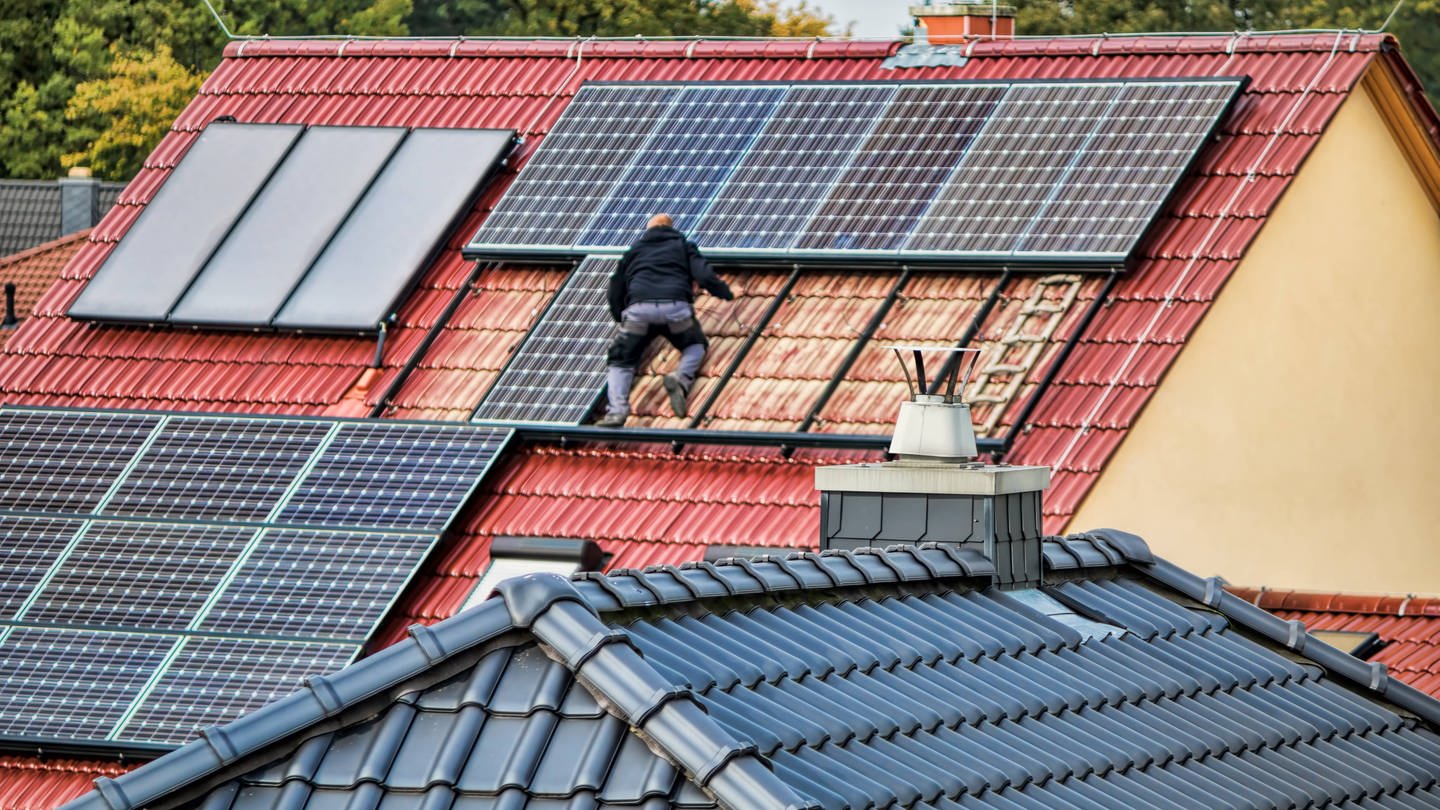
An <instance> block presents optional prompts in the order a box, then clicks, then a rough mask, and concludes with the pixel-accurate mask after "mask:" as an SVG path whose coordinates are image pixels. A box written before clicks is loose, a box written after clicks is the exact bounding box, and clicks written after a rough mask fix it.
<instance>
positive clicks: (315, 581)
mask: <svg viewBox="0 0 1440 810" xmlns="http://www.w3.org/2000/svg"><path fill="white" fill-rule="evenodd" d="M434 543H435V535H433V534H429V535H408V534H375V533H361V532H343V531H335V532H320V531H300V530H282V529H272V530H270V531H268V532H266V535H265V537H264V538H263V541H262V543H261V544H260V547H259V548H258V549H257V550H256V551H255V553H254V554H252V555H250V557H249V558H248V559H246V560H245V564H244V565H243V566H241V567H240V569H239V571H238V572H236V575H235V578H234V580H233V581H232V582H231V583H230V584H229V585H228V586H227V587H226V588H225V592H224V593H223V594H221V596H220V599H219V600H218V601H217V602H216V603H215V606H214V607H213V608H212V609H211V610H210V611H209V613H208V614H207V616H206V619H205V621H204V623H203V624H202V625H201V627H200V629H201V630H207V631H215V632H221V633H237V634H241V635H252V636H253V635H261V636H303V637H309V638H333V639H349V640H353V641H356V642H362V641H364V640H365V639H366V638H367V637H368V636H369V635H370V632H371V630H373V629H374V626H375V623H376V622H378V621H379V620H380V618H381V617H382V616H384V615H385V611H386V609H387V608H388V607H389V606H390V604H391V602H393V601H394V600H395V597H396V596H398V595H399V594H400V591H401V589H402V588H403V587H404V585H405V583H406V581H408V580H409V579H410V575H411V574H412V573H413V572H414V571H415V569H416V567H418V566H419V564H420V561H421V560H423V559H424V558H425V555H426V553H427V552H429V550H430V547H431V546H432V545H434Z"/></svg>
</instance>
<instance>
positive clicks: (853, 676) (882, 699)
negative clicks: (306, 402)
mask: <svg viewBox="0 0 1440 810" xmlns="http://www.w3.org/2000/svg"><path fill="white" fill-rule="evenodd" d="M1045 558H1046V561H1047V568H1048V574H1047V580H1048V581H1049V586H1048V587H1047V588H1045V589H1042V590H1040V591H1018V592H1013V593H1011V592H1005V591H1001V590H997V589H995V588H993V587H992V586H991V585H990V577H991V575H992V574H993V572H994V567H993V565H992V564H991V563H990V561H989V560H988V559H986V558H985V557H984V556H983V555H980V554H978V553H976V552H974V551H970V550H955V549H953V548H948V549H947V548H944V547H939V546H934V545H929V546H919V547H909V548H902V547H895V548H893V549H891V550H889V551H884V552H882V551H879V550H864V551H861V552H857V553H826V554H823V555H815V554H804V555H791V556H789V557H787V558H765V559H760V560H750V561H740V560H735V561H725V562H722V563H720V564H717V565H710V564H704V563H701V564H690V565H686V566H682V567H680V568H674V567H657V568H653V569H648V570H646V571H644V572H639V571H625V572H616V573H613V574H611V575H609V576H603V575H584V576H582V577H577V578H576V579H575V580H574V581H569V582H567V581H565V580H563V579H561V578H559V577H556V576H554V575H534V576H531V577H525V578H520V579H516V580H511V581H509V582H507V583H505V584H503V585H502V586H501V589H500V593H501V596H500V598H499V599H492V600H490V601H489V602H487V603H485V604H484V605H482V606H480V607H478V608H476V609H474V610H471V611H467V612H466V613H464V614H462V615H460V616H458V617H456V618H454V619H451V620H449V621H446V622H442V623H441V624H439V625H436V626H435V627H432V628H422V627H416V628H413V629H412V630H411V638H410V639H409V640H408V641H407V642H405V643H401V644H398V645H396V646H395V647H392V648H390V649H388V650H386V651H384V652H381V653H379V654H377V655H376V656H374V657H372V658H371V659H368V660H367V661H364V662H362V663H360V664H358V665H355V666H352V667H350V668H349V669H347V670H344V671H342V672H340V673H337V674H336V675H334V676H328V677H325V678H315V679H312V680H311V681H310V683H309V688H308V689H307V690H306V691H303V692H299V693H296V694H295V695H292V696H291V697H290V698H286V699H284V700H282V701H280V702H279V703H277V704H274V705H272V706H271V707H268V708H266V709H263V710H261V711H259V712H257V713H256V714H255V715H253V716H251V717H248V718H245V719H242V720H240V721H237V722H236V723H233V724H231V725H230V726H227V727H225V728H222V729H211V730H209V731H207V732H206V733H204V734H203V735H202V736H203V738H202V740H200V741H197V742H194V743H191V744H189V745H187V746H185V747H184V748H182V749H180V750H179V751H176V752H175V753H173V754H171V755H169V756H167V757H165V758H162V759H161V760H157V761H156V762H155V763H152V764H151V765H148V766H145V767H144V768H142V769H140V770H139V771H136V772H134V773H132V774H129V775H126V776H122V777H120V778H118V779H116V780H101V781H100V783H99V790H98V791H97V792H96V793H94V794H91V795H90V796H88V797H86V798H85V799H83V800H81V801H80V802H77V803H76V804H75V805H73V806H74V807H77V808H78V807H97V808H106V807H108V808H112V809H113V810H118V809H119V808H129V807H136V806H141V805H151V804H153V805H155V806H165V803H166V802H172V801H175V800H181V801H184V800H186V797H189V798H190V799H199V798H200V797H201V796H202V795H204V796H207V797H208V798H206V800H205V802H204V803H203V806H205V807H209V808H220V807H240V806H248V802H249V801H259V802H261V803H265V802H266V800H267V799H266V797H269V798H270V799H274V798H276V797H277V796H278V795H279V794H280V793H281V792H282V791H283V792H284V793H285V795H286V797H287V800H290V799H295V800H298V799H300V798H302V797H304V798H308V799H309V800H310V801H311V802H320V805H319V806H329V803H331V802H333V803H336V804H343V803H344V802H347V801H350V800H351V799H352V798H353V797H354V795H355V794H357V793H367V794H369V798H370V799H372V800H375V801H378V800H380V799H381V798H384V797H386V796H388V795H392V794H394V795H395V800H396V801H424V802H426V803H427V806H428V803H430V802H434V803H436V804H438V806H446V807H448V806H459V805H461V804H468V803H472V802H473V803H476V804H477V806H486V807H489V806H494V807H508V806H511V804H512V803H514V804H515V806H520V805H523V804H524V803H525V802H527V801H536V800H554V801H556V802H561V803H563V802H567V801H568V802H571V804H568V805H564V806H572V807H573V806H596V805H597V804H599V805H604V806H609V805H610V804H612V803H616V804H623V803H625V802H632V803H633V802H638V801H643V800H646V799H652V800H656V801H660V802H663V803H664V804H665V805H667V806H697V807H707V806H715V805H718V806H721V807H727V808H761V807H766V808H777V807H795V808H799V807H807V808H808V807H816V808H818V807H833V808H840V807H868V806H899V807H917V808H949V807H954V806H957V805H955V804H954V802H959V801H965V802H969V801H978V802H979V803H981V804H986V805H994V806H1005V807H1011V806H1022V807H1044V806H1055V805H1056V804H1060V803H1072V804H1079V805H1081V806H1089V805H1090V804H1092V803H1105V804H1116V803H1118V804H1121V805H1127V806H1139V805H1153V804H1155V803H1156V802H1160V804H1161V805H1165V803H1166V802H1170V803H1172V804H1176V806H1188V805H1185V800H1184V799H1183V798H1182V797H1189V798H1190V799H1192V800H1193V801H1194V802H1195V803H1196V804H1197V806H1213V805H1215V804H1217V803H1219V804H1227V805H1229V804H1245V803H1253V804H1256V805H1262V806H1263V805H1269V804H1274V803H1279V804H1282V805H1286V806H1309V805H1319V804H1325V803H1327V802H1334V803H1340V802H1343V801H1347V800H1354V801H1358V800H1360V799H1362V798H1370V799H1377V798H1381V797H1384V796H1395V797H1400V796H1402V795H1403V796H1407V797H1411V798H1413V799H1414V800H1416V801H1421V802H1423V801H1426V800H1429V799H1434V798H1437V795H1436V794H1435V793H1434V791H1435V790H1437V789H1440V787H1437V786H1440V764H1437V763H1440V737H1437V735H1436V734H1435V729H1436V728H1437V727H1440V702H1436V701H1434V700H1433V699H1431V698H1428V697H1426V696H1424V695H1422V694H1420V693H1418V692H1415V691H1414V690H1412V689H1409V688H1408V687H1405V686H1404V685H1402V684H1399V683H1396V682H1394V681H1392V680H1390V679H1389V678H1388V677H1387V676H1386V675H1385V674H1384V672H1383V670H1380V669H1373V668H1370V667H1367V666H1366V665H1364V664H1361V663H1360V662H1358V661H1355V660H1354V659H1348V661H1347V660H1346V659H1347V657H1346V656H1344V655H1342V654H1340V653H1339V652H1338V651H1336V650H1334V649H1333V648H1329V647H1326V646H1325V645H1323V644H1322V643H1321V642H1319V641H1317V640H1315V639H1313V638H1311V637H1309V636H1308V635H1307V634H1305V633H1304V631H1303V629H1300V630H1298V631H1297V630H1296V629H1295V627H1294V626H1291V625H1286V624H1285V623H1284V622H1281V621H1280V620H1278V619H1274V618H1273V617H1270V616H1268V614H1264V613H1263V612H1261V611H1258V610H1256V609H1254V608H1253V607H1252V606H1250V605H1249V604H1248V603H1245V602H1243V601H1241V600H1239V599H1237V598H1235V597H1233V596H1230V595H1229V594H1226V593H1224V592H1223V590H1221V589H1220V588H1219V587H1218V585H1217V584H1216V583H1215V582H1214V581H1213V580H1212V581H1205V580H1200V579H1198V578H1196V577H1194V576H1193V575H1189V574H1186V573H1185V572H1183V571H1180V570H1179V569H1176V568H1175V567H1174V566H1172V565H1170V564H1169V563H1166V562H1165V561H1163V560H1156V559H1154V558H1153V557H1151V556H1150V554H1149V551H1148V549H1147V548H1146V547H1145V545H1144V543H1143V541H1140V540H1139V539H1138V538H1135V537H1133V536H1130V535H1125V534H1123V533H1119V532H1108V531H1107V532H1100V533H1096V534H1093V535H1086V536H1074V537H1070V538H1064V539H1054V540H1051V541H1049V542H1047V543H1046V548H1045ZM1202 603H1204V604H1208V605H1209V606H1211V608H1213V609H1210V610H1207V609H1205V608H1204V607H1203V606H1202ZM877 630H881V631H882V632H876V631H877ZM1255 639H1261V640H1262V641H1261V643H1257V642H1256V641H1255ZM1264 639H1270V640H1271V641H1272V642H1274V643H1275V644H1277V645H1284V646H1286V647H1288V649H1289V650H1290V651H1292V652H1293V653H1294V654H1295V655H1296V658H1293V659H1292V658H1291V657H1289V656H1286V655H1280V654H1277V652H1276V651H1275V649H1274V648H1273V647H1271V646H1269V645H1268V644H1266V643H1265V642H1264V641H1263V640H1264ZM537 645H538V647H537ZM542 653H543V654H542ZM576 683H578V684H579V687H577V686H576V685H575V684H576ZM1382 696H1383V697H1382ZM602 708H603V710H604V711H603V714H602V713H601V712H600V709H602ZM627 729H628V730H627ZM637 740H640V741H642V742H643V743H644V747H645V748H646V749H648V750H642V748H641V746H640V744H639V743H637V742H636V741H637ZM1077 741H1079V742H1080V743H1081V744H1080V745H1077V744H1076V743H1077ZM1322 763H1323V765H1322ZM1381 763H1383V764H1381ZM677 771H678V773H677ZM1301 772H1303V773H1305V774H1307V775H1308V776H1307V777H1306V778H1296V777H1297V774H1299V773H1301ZM1321 774H1323V776H1321ZM697 788H700V789H703V792H702V790H699V789H697ZM177 791H179V792H177ZM1161 797H1165V798H1161ZM575 802H578V803H579V804H578V805H577V804H574V803H575ZM711 803H713V804H711ZM307 806H311V805H307Z"/></svg>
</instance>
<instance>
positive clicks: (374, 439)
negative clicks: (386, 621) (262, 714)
mask: <svg viewBox="0 0 1440 810" xmlns="http://www.w3.org/2000/svg"><path fill="white" fill-rule="evenodd" d="M509 437H510V432H509V431H500V430H493V429H488V428H483V427H480V426H473V425H447V424H438V423H437V424H416V423H406V422H380V423H377V422H367V421H359V420H354V421H347V420H324V419H294V418H284V417H233V416H207V415H178V414H177V415H165V414H144V413H125V412H95V411H70V410H43V409H11V408H5V409H0V451H3V453H0V533H3V535H4V536H5V537H6V538H7V540H8V541H9V542H7V543H6V544H4V548H0V738H10V739H14V738H23V739H26V740H49V741H57V740H63V741H67V742H76V741H82V742H83V741H102V740H109V741H118V742H122V743H158V744H174V743H179V742H182V741H184V740H185V739H188V738H189V737H190V736H191V735H192V734H193V732H194V730H195V729H197V728H200V727H203V726H206V725H211V724H213V723H216V722H222V721H225V720H229V719H233V718H234V717H237V716H239V715H240V714H242V713H244V712H247V711H250V710H252V709H254V708H257V707H258V706H260V705H263V704H264V703H267V702H269V701H270V700H273V699H274V698H276V697H278V696H280V695H282V694H285V693H286V692H289V691H292V690H293V689H295V688H296V687H297V686H298V684H299V678H300V677H301V676H303V675H306V674H312V673H322V672H330V671H333V670H335V669H337V668H339V667H341V666H344V665H345V664H346V663H348V662H349V661H350V660H351V659H353V658H354V656H355V655H356V653H357V652H358V651H359V649H360V645H361V644H362V643H363V642H364V641H365V639H366V638H367V637H368V636H369V634H370V633H371V631H372V630H373V629H374V626H375V624H376V623H377V622H378V621H379V620H380V619H381V618H382V617H383V616H384V614H385V612H386V611H387V610H388V609H389V606H390V605H391V603H392V602H393V601H394V600H395V598H396V597H397V596H398V595H399V594H400V592H401V590H402V589H403V588H404V586H405V584H406V583H407V582H408V581H409V580H410V578H411V577H412V576H413V575H414V572H415V570H416V569H417V568H418V566H419V565H420V563H421V562H422V560H423V559H424V557H425V555H426V554H427V553H429V551H430V549H431V548H432V546H433V545H434V543H435V542H436V540H437V539H438V537H439V534H440V533H441V532H442V531H443V530H444V529H445V528H446V526H448V525H449V523H450V522H451V521H452V520H453V518H454V516H455V514H456V512H457V511H458V510H459V509H460V507H461V506H462V505H463V503H464V502H465V500H466V499H468V497H469V495H470V493H471V492H472V491H473V490H474V488H475V487H476V486H477V485H478V484H479V482H480V479H481V477H482V476H483V475H484V474H485V472H486V470H487V469H488V468H489V467H490V465H491V463H492V462H493V460H494V459H495V457H496V456H497V455H498V454H499V452H500V451H501V449H502V448H503V446H504V444H505V442H506V441H507V440H508V439H509Z"/></svg>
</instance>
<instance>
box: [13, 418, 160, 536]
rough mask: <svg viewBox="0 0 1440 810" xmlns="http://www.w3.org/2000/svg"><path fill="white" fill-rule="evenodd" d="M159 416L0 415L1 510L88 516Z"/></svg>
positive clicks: (141, 444) (147, 436)
mask: <svg viewBox="0 0 1440 810" xmlns="http://www.w3.org/2000/svg"><path fill="white" fill-rule="evenodd" d="M158 424H160V417H159V416H151V415H140V414H129V413H93V412H92V413H83V414H77V413H69V412H54V411H33V410H8V409H7V410H0V510H5V511H14V512H48V513H60V514H67V513H68V514H80V515H85V514H89V513H90V512H92V511H93V510H94V509H95V507H96V506H97V505H98V504H99V503H100V500H101V499H102V498H103V497H104V496H105V493H106V492H109V491H110V488H111V487H112V486H113V485H114V483H115V480H116V478H117V477H118V476H119V475H120V473H121V472H123V471H124V470H125V467H126V465H128V464H129V463H130V461H131V459H133V458H134V457H135V454H136V452H137V451H138V450H139V449H140V448H141V447H142V446H143V445H144V444H145V440H146V439H147V438H149V436H150V434H151V433H152V432H153V431H154V430H155V426H156V425H158Z"/></svg>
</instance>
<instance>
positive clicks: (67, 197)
mask: <svg viewBox="0 0 1440 810" xmlns="http://www.w3.org/2000/svg"><path fill="white" fill-rule="evenodd" d="M100 213H101V212H100V181H99V180H96V179H95V178H94V177H91V176H90V170H89V169H87V168H85V167H84V166H76V167H74V168H72V169H71V170H70V173H69V175H68V176H66V177H62V178H60V234H61V235H62V236H63V235H65V234H72V233H75V232H76V231H83V230H85V229H86V228H91V227H94V226H95V223H97V222H99V221H100Z"/></svg>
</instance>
